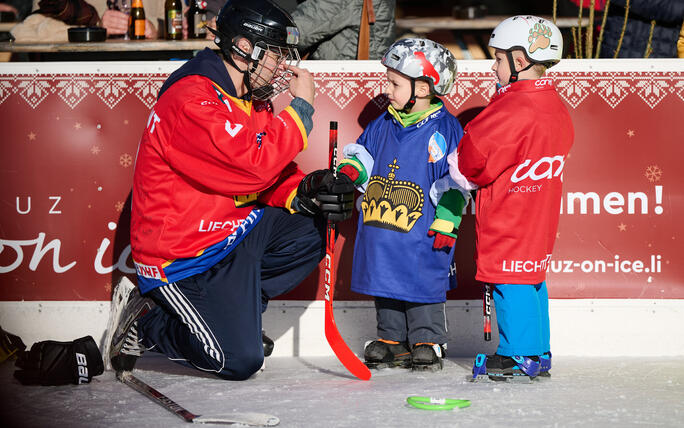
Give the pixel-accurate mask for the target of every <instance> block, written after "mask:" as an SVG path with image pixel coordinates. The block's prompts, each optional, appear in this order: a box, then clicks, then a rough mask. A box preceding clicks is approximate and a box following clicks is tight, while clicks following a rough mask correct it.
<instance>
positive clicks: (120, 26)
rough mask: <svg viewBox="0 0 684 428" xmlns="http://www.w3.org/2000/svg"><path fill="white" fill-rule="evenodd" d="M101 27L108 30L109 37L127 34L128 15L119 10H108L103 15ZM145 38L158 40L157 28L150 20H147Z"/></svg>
mask: <svg viewBox="0 0 684 428" xmlns="http://www.w3.org/2000/svg"><path fill="white" fill-rule="evenodd" d="M101 25H102V26H103V27H104V28H106V29H107V34H108V35H112V36H120V35H123V34H126V33H127V32H128V15H126V14H125V13H123V12H121V11H119V10H114V9H107V10H106V11H105V12H104V13H103V14H102V19H101ZM145 38H146V39H156V38H157V27H155V25H154V24H152V22H151V21H150V20H149V19H146V20H145Z"/></svg>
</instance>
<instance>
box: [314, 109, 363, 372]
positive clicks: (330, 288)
mask: <svg viewBox="0 0 684 428" xmlns="http://www.w3.org/2000/svg"><path fill="white" fill-rule="evenodd" d="M329 161H330V163H329V165H330V170H331V171H332V173H333V174H334V175H335V176H337V122H333V121H331V122H330V152H329ZM323 285H324V286H325V338H326V339H327V340H328V344H330V347H331V348H332V350H333V352H334V353H335V355H337V359H338V360H340V362H341V363H342V365H343V366H345V367H346V368H347V370H349V371H350V372H351V374H353V375H354V376H356V377H357V378H359V379H361V380H369V379H370V378H371V372H370V370H369V369H368V367H366V365H365V364H364V363H363V362H361V360H359V358H358V357H357V356H356V354H354V353H353V352H352V350H351V349H349V346H347V344H346V343H345V342H344V339H342V336H341V335H340V331H339V330H338V329H337V325H336V324H335V314H334V313H333V295H334V294H335V223H333V222H332V221H330V220H328V228H327V236H326V245H325V275H323Z"/></svg>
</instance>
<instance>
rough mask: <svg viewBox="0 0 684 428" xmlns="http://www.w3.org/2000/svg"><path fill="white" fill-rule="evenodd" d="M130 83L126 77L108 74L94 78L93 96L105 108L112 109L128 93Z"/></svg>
mask: <svg viewBox="0 0 684 428" xmlns="http://www.w3.org/2000/svg"><path fill="white" fill-rule="evenodd" d="M130 82H131V79H130V78H129V77H127V76H120V75H119V76H116V75H111V74H110V75H105V76H98V77H96V78H95V83H94V85H93V88H94V90H95V94H96V95H97V96H98V97H99V98H100V99H101V100H102V101H103V102H104V103H105V104H106V105H107V107H109V108H110V109H113V108H114V107H116V105H117V104H119V102H120V101H121V100H122V99H123V98H124V97H125V96H126V94H127V93H128V91H129V83H130ZM155 97H156V94H155Z"/></svg>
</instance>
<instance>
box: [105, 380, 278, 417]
mask: <svg viewBox="0 0 684 428" xmlns="http://www.w3.org/2000/svg"><path fill="white" fill-rule="evenodd" d="M116 378H117V379H118V380H120V381H121V382H122V383H124V384H126V385H128V386H130V387H131V388H133V389H135V390H136V391H138V392H139V393H141V394H142V395H144V396H146V397H147V398H149V399H150V400H152V401H154V402H155V403H157V404H159V405H160V406H162V407H163V408H165V409H166V410H168V411H169V412H171V413H173V414H175V415H176V416H178V417H179V418H181V419H183V420H184V421H186V422H191V423H195V424H217V425H249V426H266V427H272V426H276V425H278V424H279V423H280V419H278V418H277V417H276V416H273V415H268V414H265V413H231V414H229V415H222V416H200V415H195V414H194V413H191V412H189V411H188V410H187V409H185V408H184V407H183V406H181V405H180V404H178V403H176V402H175V401H173V400H172V399H170V398H169V397H167V396H166V395H164V394H162V393H161V392H159V391H157V390H156V389H154V388H152V387H151V386H149V385H148V384H146V383H145V382H143V381H142V380H140V379H138V378H137V377H135V376H133V373H131V372H128V371H119V372H117V373H116Z"/></svg>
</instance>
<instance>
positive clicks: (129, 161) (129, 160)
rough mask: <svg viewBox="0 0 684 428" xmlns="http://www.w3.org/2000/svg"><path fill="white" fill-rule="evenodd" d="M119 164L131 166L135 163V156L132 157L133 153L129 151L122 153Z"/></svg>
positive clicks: (125, 166)
mask: <svg viewBox="0 0 684 428" xmlns="http://www.w3.org/2000/svg"><path fill="white" fill-rule="evenodd" d="M119 165H121V166H122V167H124V168H128V167H129V166H131V165H133V157H131V155H129V154H128V153H124V154H122V155H121V156H119Z"/></svg>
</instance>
